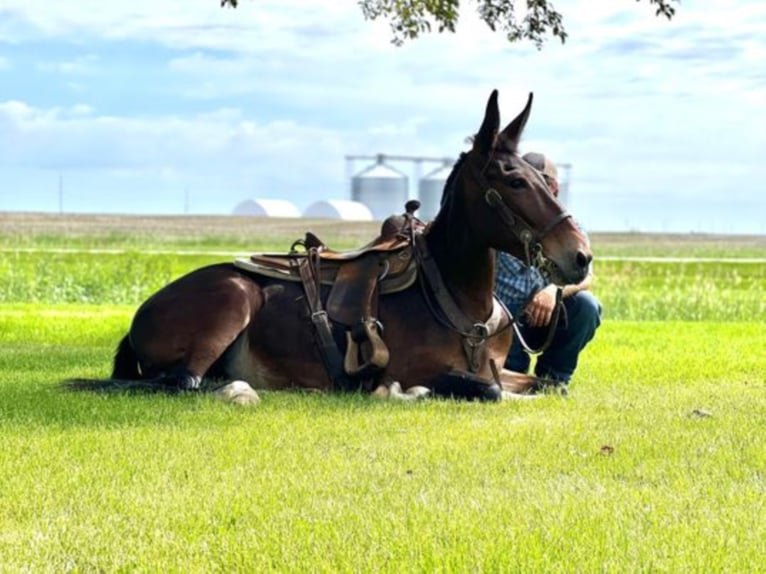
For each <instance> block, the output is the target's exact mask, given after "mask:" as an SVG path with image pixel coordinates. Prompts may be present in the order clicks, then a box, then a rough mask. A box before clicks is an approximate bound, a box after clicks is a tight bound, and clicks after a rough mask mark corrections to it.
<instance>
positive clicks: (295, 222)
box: [0, 213, 766, 258]
mask: <svg viewBox="0 0 766 574" xmlns="http://www.w3.org/2000/svg"><path fill="white" fill-rule="evenodd" d="M379 227H380V224H379V223H376V222H344V221H335V220H327V219H321V220H319V219H314V220H311V219H273V218H272V219H263V218H260V219H259V218H250V217H233V216H164V217H158V216H153V217H149V216H128V215H123V216H119V215H68V214H67V215H55V214H24V213H0V246H2V247H5V248H7V247H16V248H22V247H44V246H48V247H56V248H90V249H93V248H115V247H119V248H130V247H135V248H139V247H146V246H154V247H156V248H165V249H169V248H177V249H227V250H231V251H237V252H240V251H244V252H248V251H261V250H286V249H288V248H289V246H290V244H291V243H292V242H293V241H294V240H295V239H298V238H300V237H303V234H304V233H305V232H306V231H309V230H310V231H313V232H314V233H316V234H317V235H319V236H320V237H321V238H322V239H323V240H324V241H325V243H327V244H328V245H331V246H332V247H335V248H337V249H345V248H352V247H358V246H360V245H363V244H364V243H366V242H367V241H369V240H370V239H371V238H372V237H374V236H375V235H376V234H377V232H378V229H379ZM591 241H592V243H593V248H594V251H595V254H596V256H599V255H605V256H667V257H723V256H728V257H753V258H764V257H766V235H708V234H678V235H676V234H653V233H649V234H643V233H593V234H591Z"/></svg>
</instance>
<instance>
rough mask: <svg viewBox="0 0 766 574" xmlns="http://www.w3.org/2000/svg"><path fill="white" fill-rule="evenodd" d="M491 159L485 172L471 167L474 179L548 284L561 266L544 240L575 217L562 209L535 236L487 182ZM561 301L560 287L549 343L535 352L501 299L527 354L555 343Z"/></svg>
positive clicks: (527, 258) (547, 338)
mask: <svg viewBox="0 0 766 574" xmlns="http://www.w3.org/2000/svg"><path fill="white" fill-rule="evenodd" d="M491 160H492V156H490V158H489V159H488V160H487V163H486V164H485V165H484V168H483V169H481V170H479V169H477V168H476V166H475V164H471V165H472V166H473V176H474V177H475V178H476V180H477V181H478V182H479V185H480V186H481V188H482V189H484V200H485V201H486V202H487V204H488V205H489V206H490V207H492V208H493V209H494V210H495V212H496V213H497V214H498V217H500V219H501V220H502V222H503V223H504V224H505V225H506V226H507V227H508V229H510V230H511V233H513V234H514V236H516V238H517V239H518V240H519V241H520V242H521V244H522V245H523V246H524V257H525V260H526V265H527V267H535V269H537V270H538V272H539V273H540V275H542V276H543V278H544V279H545V280H546V281H550V279H551V277H552V275H553V272H554V270H555V269H556V267H557V266H556V263H555V262H553V261H552V260H550V259H548V258H547V257H545V255H543V247H542V241H543V239H544V238H545V237H546V236H547V235H548V234H549V233H550V232H551V231H553V229H555V228H556V226H558V225H559V224H560V223H561V222H562V221H564V220H565V219H569V218H571V217H572V214H571V213H569V211H567V210H566V209H564V210H562V211H561V213H558V214H556V215H555V216H553V217H551V219H550V221H548V222H547V223H546V224H545V226H544V227H543V229H542V230H541V231H539V232H537V233H535V231H534V229H533V228H532V226H531V225H529V223H527V222H526V221H525V220H524V218H523V217H522V216H521V215H519V214H518V213H515V212H514V211H513V209H511V208H510V207H509V206H508V204H507V203H505V201H503V198H502V196H501V195H500V193H499V192H498V191H497V190H496V189H495V188H494V187H492V185H491V184H490V183H489V181H488V180H487V178H486V176H485V175H484V171H485V170H486V169H487V166H488V165H489V162H490V161H491ZM535 174H536V175H539V177H540V178H541V179H542V175H540V174H538V173H537V172H535ZM543 181H544V180H543ZM546 185H547V184H546ZM561 299H562V289H561V287H559V288H558V289H557V291H556V306H555V308H554V309H555V310H554V312H553V317H551V322H550V328H549V329H548V333H547V335H546V337H545V341H544V342H543V344H542V345H541V346H540V347H538V348H537V349H533V348H531V347H530V346H529V344H528V343H527V341H526V340H525V339H524V336H523V335H522V333H521V330H520V328H519V326H518V322H517V321H516V318H515V317H514V316H513V314H512V313H511V312H510V311H509V310H508V309H507V308H506V307H505V305H504V304H503V302H502V301H499V299H498V301H499V302H500V304H501V305H502V306H503V308H504V309H505V312H506V313H507V314H508V317H509V318H510V322H511V325H512V326H513V330H514V333H515V334H516V337H517V338H518V340H519V343H520V344H521V346H522V347H523V348H524V350H525V351H526V352H527V353H529V354H531V355H538V354H540V353H542V352H543V351H545V350H546V349H547V348H548V347H549V346H550V344H551V342H552V341H553V335H554V333H555V330H556V325H557V324H558V321H559V317H560V315H561V308H562V304H561Z"/></svg>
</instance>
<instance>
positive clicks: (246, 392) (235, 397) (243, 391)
mask: <svg viewBox="0 0 766 574" xmlns="http://www.w3.org/2000/svg"><path fill="white" fill-rule="evenodd" d="M215 396H217V397H218V398H219V399H221V400H222V401H224V402H227V403H231V404H233V405H256V404H258V403H259V402H260V400H261V397H259V396H258V393H256V392H255V389H253V387H251V386H250V385H249V384H248V383H247V382H246V381H232V382H230V383H229V384H228V385H224V386H223V387H221V388H220V389H218V390H217V391H216V392H215Z"/></svg>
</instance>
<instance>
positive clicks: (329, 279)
mask: <svg viewBox="0 0 766 574" xmlns="http://www.w3.org/2000/svg"><path fill="white" fill-rule="evenodd" d="M234 266H235V267H237V268H239V269H242V270H243V271H247V272H249V273H254V274H255V275H261V276H263V277H270V278H272V279H279V280H282V281H294V282H296V283H300V282H301V277H300V275H299V274H298V269H297V266H296V265H294V264H291V262H290V260H289V259H286V258H274V259H270V258H268V259H267V258H265V257H259V260H258V261H257V262H256V261H253V260H252V259H250V258H247V259H246V258H237V259H235V260H234ZM337 273H338V266H337V265H323V266H321V268H320V275H321V279H320V282H321V283H322V285H333V283H335V277H336V275H337ZM417 277H418V267H417V264H416V263H415V261H414V259H411V260H410V261H409V264H408V265H407V266H406V268H404V269H403V270H402V271H401V272H399V273H397V274H396V275H390V276H387V277H384V278H383V280H382V281H381V282H380V294H381V295H386V294H388V293H398V292H399V291H404V290H405V289H407V288H409V287H411V286H412V285H413V284H414V283H415V280H416V279H417Z"/></svg>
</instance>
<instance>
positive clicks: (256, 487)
mask: <svg viewBox="0 0 766 574" xmlns="http://www.w3.org/2000/svg"><path fill="white" fill-rule="evenodd" d="M307 228H311V229H312V230H313V231H315V232H316V233H318V234H319V235H320V236H322V237H324V238H325V240H326V241H327V242H328V243H330V244H331V245H333V246H336V247H339V248H342V247H352V246H355V245H359V244H362V243H364V242H365V241H367V240H368V239H369V238H370V237H371V236H372V235H373V234H374V233H375V231H376V229H377V225H376V224H364V225H360V224H346V223H338V222H327V221H322V222H306V221H304V220H300V221H292V222H275V221H263V220H261V221H253V220H248V219H241V220H240V219H238V218H229V217H225V218H206V217H200V218H196V217H190V218H175V217H168V218H136V217H106V216H82V217H70V216H66V217H59V216H51V215H48V216H40V215H24V214H14V215H8V214H0V444H2V448H0V573H5V572H8V573H11V572H13V573H16V572H147V573H148V572H165V571H166V572H219V571H220V572H381V573H389V572H390V573H398V572H497V573H500V572H615V573H622V572H732V573H735V572H736V573H739V572H758V571H762V570H763V567H764V564H766V563H765V562H764V541H766V522H764V520H763V516H764V515H766V497H765V496H764V493H766V475H764V469H765V468H766V449H764V448H763V437H762V432H761V429H762V427H763V421H764V420H766V401H764V400H763V399H764V392H766V354H764V352H763V343H764V341H765V340H766V265H764V264H762V263H754V262H748V261H749V260H750V259H761V258H763V257H764V255H765V254H766V251H765V249H766V238H764V237H725V236H722V237H717V236H715V237H714V236H697V235H691V236H672V235H651V236H644V235H635V234H624V235H615V234H595V235H594V236H593V237H592V239H593V244H594V249H595V251H596V255H597V257H598V256H599V254H601V255H603V256H605V257H610V258H614V259H609V260H602V261H600V262H597V267H596V269H597V282H596V285H595V291H596V293H597V295H598V296H599V298H600V299H601V300H602V302H603V303H604V309H605V320H604V323H603V325H602V327H601V328H600V330H599V332H598V333H597V336H596V338H595V339H594V341H593V343H592V344H591V345H590V346H589V347H588V349H587V350H586V352H585V354H584V355H583V357H582V361H581V365H580V368H579V369H578V373H577V376H576V379H575V381H574V383H573V389H572V393H571V395H570V397H569V398H568V399H562V398H559V397H553V396H551V397H544V398H542V399H540V400H536V401H526V402H505V403H502V404H492V405H490V404H474V403H459V402H454V401H429V402H422V403H414V404H401V403H398V404H392V403H380V402H375V401H372V400H370V399H369V398H368V397H364V396H360V395H341V396H328V395H302V394H292V393H265V394H264V395H263V400H262V403H261V404H260V405H259V406H257V407H256V408H254V409H237V408H232V407H231V406H230V405H225V404H223V403H220V402H218V401H216V400H214V399H213V398H212V397H210V396H199V395H196V394H189V395H181V396H172V397H168V396H159V395H141V394H121V393H117V394H110V395H104V394H93V393H71V392H64V391H62V389H61V388H60V387H59V384H58V383H59V381H61V380H62V379H65V378H68V377H103V376H105V375H107V374H108V372H109V369H110V364H111V359H112V354H113V351H114V347H115V345H116V343H117V341H118V340H119V338H120V337H121V336H122V335H123V334H124V332H125V330H126V329H127V326H128V325H129V323H130V320H131V317H132V314H133V312H134V310H135V307H136V305H137V304H138V303H139V302H140V301H141V300H143V298H145V297H146V296H147V295H148V294H149V293H151V292H152V291H153V290H154V289H156V288H158V287H159V286H161V285H163V284H164V283H166V282H168V281H169V280H171V279H172V278H174V277H177V276H178V275H180V274H182V273H185V272H186V271H188V270H190V269H193V268H195V267H198V266H200V265H204V264H207V263H209V262H213V261H220V260H227V259H228V258H230V257H232V256H233V255H234V254H235V253H247V252H249V251H256V250H271V249H279V250H284V249H286V248H287V246H289V244H290V243H291V242H292V241H293V240H294V239H296V238H297V237H299V236H300V235H301V234H302V232H303V231H305V230H306V229H307ZM62 248H64V249H69V250H71V251H69V252H63V253H62V252H61V251H60V249H62ZM94 248H96V249H111V250H114V252H112V253H92V252H89V251H88V250H90V249H94ZM192 252H193V253H192ZM637 255H640V256H648V255H651V256H660V257H683V258H689V257H692V258H693V257H698V258H699V257H704V258H711V257H712V258H718V259H721V260H722V261H683V262H678V261H674V260H669V259H665V260H662V261H635V260H632V259H626V258H629V257H634V256H637Z"/></svg>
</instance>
